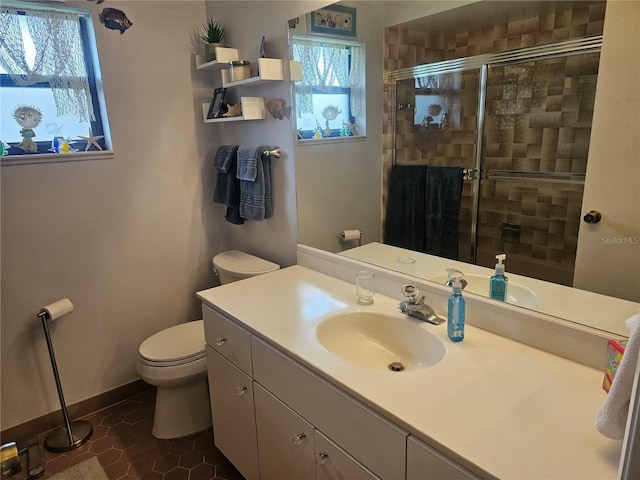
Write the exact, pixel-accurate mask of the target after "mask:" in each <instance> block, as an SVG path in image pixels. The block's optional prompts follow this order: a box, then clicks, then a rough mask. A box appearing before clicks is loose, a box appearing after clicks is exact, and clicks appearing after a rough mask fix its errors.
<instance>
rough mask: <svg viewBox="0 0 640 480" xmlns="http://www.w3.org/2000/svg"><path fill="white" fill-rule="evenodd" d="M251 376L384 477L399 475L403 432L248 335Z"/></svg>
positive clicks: (401, 473) (402, 469)
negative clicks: (250, 351)
mask: <svg viewBox="0 0 640 480" xmlns="http://www.w3.org/2000/svg"><path fill="white" fill-rule="evenodd" d="M251 348H252V355H253V359H254V365H253V372H254V379H255V380H256V381H257V382H259V383H260V384H261V385H263V386H264V387H265V388H266V389H268V390H269V391H271V393H273V394H274V395H275V396H276V397H278V398H280V399H281V400H282V401H283V402H284V403H286V404H287V405H288V406H289V407H291V408H292V409H293V410H295V411H296V412H298V413H299V414H300V415H301V416H302V417H304V418H305V419H306V420H307V421H308V422H310V423H311V424H313V425H314V426H315V427H316V428H318V429H319V430H321V431H322V432H323V433H325V434H326V435H327V436H328V437H330V438H331V439H332V440H333V441H335V442H336V443H337V444H338V445H340V446H341V447H342V448H344V449H345V450H346V451H347V452H348V453H349V454H350V455H352V456H353V457H354V458H356V459H357V460H358V461H359V462H361V463H362V464H364V465H366V466H367V468H369V469H370V470H372V471H373V473H375V474H376V475H378V476H379V477H381V478H384V479H397V478H405V459H406V437H407V435H408V432H406V431H404V430H402V429H400V428H399V427H397V426H396V425H394V424H392V423H391V422H389V421H387V420H386V419H384V418H383V417H381V416H380V415H378V414H377V413H375V412H374V411H373V410H371V409H370V408H368V407H366V406H365V405H363V404H361V403H359V402H357V401H355V400H353V399H351V398H349V397H348V396H347V395H346V394H344V393H342V392H341V391H339V390H338V389H337V388H335V387H333V386H332V385H330V384H329V383H328V382H326V381H325V380H323V379H321V378H320V377H319V376H318V375H316V374H314V373H313V372H311V371H310V370H308V369H307V368H305V367H303V366H301V365H299V364H298V363H296V362H294V361H292V360H291V359H289V358H287V357H285V356H284V355H282V354H281V353H279V352H277V351H276V350H274V349H273V348H272V347H270V346H269V345H267V344H266V343H264V342H263V341H261V340H258V339H257V338H255V337H252V338H251Z"/></svg>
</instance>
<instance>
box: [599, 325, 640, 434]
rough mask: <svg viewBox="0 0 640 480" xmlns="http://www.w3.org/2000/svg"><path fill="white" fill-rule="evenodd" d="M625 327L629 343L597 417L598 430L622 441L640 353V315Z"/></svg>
mask: <svg viewBox="0 0 640 480" xmlns="http://www.w3.org/2000/svg"><path fill="white" fill-rule="evenodd" d="M625 325H626V326H627V329H628V330H629V343H627V348H626V349H625V351H624V354H623V355H622V360H621V361H620V365H619V366H618V370H617V371H616V376H615V377H614V379H613V383H612V384H611V388H610V389H609V395H607V398H606V400H605V401H604V403H603V404H602V406H601V407H600V410H598V413H597V415H596V422H595V425H596V430H598V432H600V433H601V434H603V435H604V436H606V437H609V438H613V439H614V440H620V439H621V438H623V437H624V431H625V426H626V423H627V415H628V413H629V405H630V403H631V391H632V389H633V381H634V376H635V371H636V364H637V362H638V352H639V351H640V314H638V315H634V316H633V317H631V318H629V319H628V320H627V321H626V322H625Z"/></svg>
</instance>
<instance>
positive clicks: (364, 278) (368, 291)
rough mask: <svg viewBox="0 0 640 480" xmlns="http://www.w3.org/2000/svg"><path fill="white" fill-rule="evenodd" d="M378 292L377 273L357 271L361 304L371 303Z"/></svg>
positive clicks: (357, 287)
mask: <svg viewBox="0 0 640 480" xmlns="http://www.w3.org/2000/svg"><path fill="white" fill-rule="evenodd" d="M375 293H376V274H375V273H373V272H368V271H364V270H363V271H362V272H358V273H356V295H358V303H359V304H360V305H371V304H372V303H373V295H374V294H375Z"/></svg>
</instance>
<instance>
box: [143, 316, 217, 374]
mask: <svg viewBox="0 0 640 480" xmlns="http://www.w3.org/2000/svg"><path fill="white" fill-rule="evenodd" d="M204 344H205V341H204V321H203V320H195V321H193V322H187V323H181V324H180V325H175V326H173V327H169V328H167V329H165V330H162V331H161V332H158V333H156V334H154V335H152V336H150V337H149V338H147V339H146V340H145V341H144V342H142V344H141V345H140V348H139V352H140V356H141V357H142V358H143V359H144V360H147V361H149V362H158V363H174V364H175V363H176V362H181V363H184V362H187V361H193V360H197V359H198V358H201V357H203V356H204Z"/></svg>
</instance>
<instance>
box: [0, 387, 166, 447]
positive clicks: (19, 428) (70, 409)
mask: <svg viewBox="0 0 640 480" xmlns="http://www.w3.org/2000/svg"><path fill="white" fill-rule="evenodd" d="M152 388H154V387H153V386H151V385H149V384H147V383H145V382H143V381H142V380H140V379H138V380H134V381H133V382H131V383H127V384H125V385H121V386H119V387H116V388H114V389H112V390H109V391H107V392H103V393H100V394H98V395H96V396H94V397H91V398H87V399H86V400H82V401H80V402H78V403H74V404H73V405H67V413H68V414H69V418H70V419H71V420H77V419H79V418H83V417H86V416H87V415H89V414H91V413H93V412H97V411H98V410H102V409H103V408H106V407H109V406H111V405H114V404H116V403H120V402H122V401H124V400H127V399H128V398H131V397H133V396H135V395H138V394H139V393H142V392H145V391H147V390H150V389H152ZM63 424H64V420H63V416H62V410H60V409H58V410H56V411H55V412H51V413H47V414H46V415H43V416H41V417H37V418H34V419H33V420H29V421H27V422H24V423H22V424H20V425H16V426H14V427H10V428H7V429H6V430H2V431H1V432H0V440H1V442H2V444H4V443H7V442H16V443H17V444H18V445H19V446H20V445H23V444H26V441H27V440H28V439H30V438H32V437H34V436H36V435H39V434H40V433H42V432H47V431H49V430H52V429H54V428H56V427H59V426H61V425H63Z"/></svg>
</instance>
